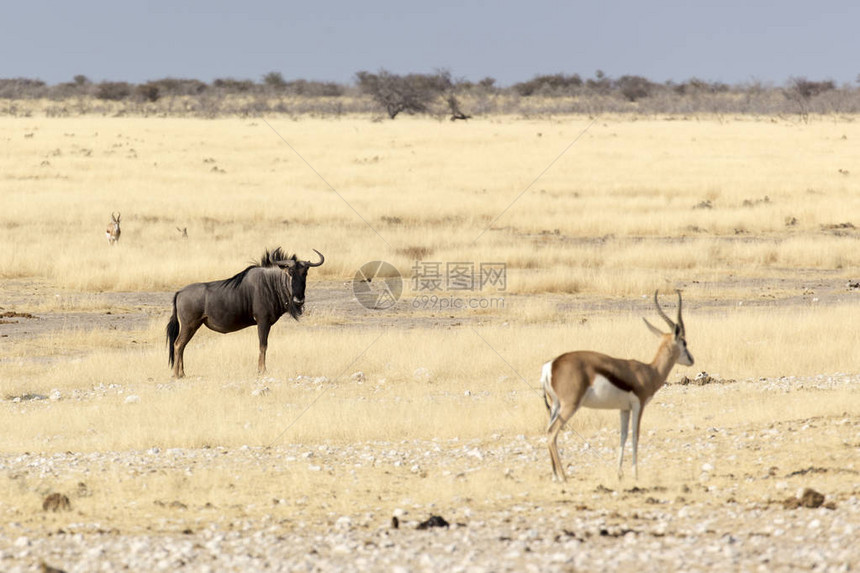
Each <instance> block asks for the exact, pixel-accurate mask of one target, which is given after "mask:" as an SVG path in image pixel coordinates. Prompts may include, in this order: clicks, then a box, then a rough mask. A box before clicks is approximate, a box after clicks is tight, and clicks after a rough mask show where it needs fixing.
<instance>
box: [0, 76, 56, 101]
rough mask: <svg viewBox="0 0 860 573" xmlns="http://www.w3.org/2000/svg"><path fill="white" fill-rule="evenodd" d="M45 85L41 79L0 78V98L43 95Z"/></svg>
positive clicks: (26, 97) (24, 97) (28, 97)
mask: <svg viewBox="0 0 860 573" xmlns="http://www.w3.org/2000/svg"><path fill="white" fill-rule="evenodd" d="M46 92H47V86H46V85H45V82H43V81H42V80H31V79H29V78H10V79H0V98H2V99H30V98H39V97H43V96H44V95H45V93H46Z"/></svg>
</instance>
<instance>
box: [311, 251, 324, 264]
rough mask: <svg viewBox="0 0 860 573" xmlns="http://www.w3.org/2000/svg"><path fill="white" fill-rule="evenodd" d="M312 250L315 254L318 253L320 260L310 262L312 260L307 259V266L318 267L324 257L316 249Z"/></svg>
mask: <svg viewBox="0 0 860 573" xmlns="http://www.w3.org/2000/svg"><path fill="white" fill-rule="evenodd" d="M313 251H314V252H315V253H316V254H318V255H319V256H320V262H318V263H312V262H310V261H308V262H307V265H308V266H309V267H318V266H320V265H321V264H323V263H324V262H325V257H324V256H323V254H322V253H321V252H319V251H318V250H316V249H314V250H313Z"/></svg>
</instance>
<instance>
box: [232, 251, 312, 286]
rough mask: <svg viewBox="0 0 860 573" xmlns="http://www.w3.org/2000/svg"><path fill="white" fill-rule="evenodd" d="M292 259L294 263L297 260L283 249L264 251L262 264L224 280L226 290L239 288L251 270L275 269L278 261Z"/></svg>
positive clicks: (256, 264)
mask: <svg viewBox="0 0 860 573" xmlns="http://www.w3.org/2000/svg"><path fill="white" fill-rule="evenodd" d="M288 259H291V260H293V261H295V260H297V258H296V255H289V256H288V255H287V253H286V252H284V250H283V249H281V247H276V248H275V249H273V250H271V251H270V250H268V249H266V250H265V251H263V256H262V257H260V262H258V263H254V264H253V265H249V266H248V267H245V269H244V270H241V271H239V272H238V273H236V274H235V275H233V276H232V277H230V278H229V279H225V280H223V281H222V282H223V285H222V286H224V288H238V287H239V285H241V284H242V281H244V280H245V277H246V276H247V275H248V271H250V270H251V269H255V268H258V267H274V266H277V261H285V260H288Z"/></svg>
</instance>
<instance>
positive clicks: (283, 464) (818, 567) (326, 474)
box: [0, 276, 860, 572]
mask: <svg viewBox="0 0 860 573" xmlns="http://www.w3.org/2000/svg"><path fill="white" fill-rule="evenodd" d="M748 292H750V293H752V294H750V295H749V296H748V298H747V299H746V300H742V301H740V300H732V299H724V300H719V301H718V300H713V301H708V300H700V301H693V302H691V303H690V305H691V306H698V307H699V308H709V309H714V311H719V309H720V308H722V307H725V306H727V305H737V304H739V303H742V304H752V305H765V306H766V305H773V306H783V307H784V306H789V307H790V306H797V307H801V306H803V305H811V304H818V305H827V304H836V303H841V302H845V301H846V300H849V299H851V298H852V297H853V298H856V297H857V296H858V294H857V290H856V289H855V288H854V287H851V286H850V285H848V284H846V283H845V281H844V280H843V279H831V278H828V277H826V276H809V277H798V278H797V279H795V280H793V281H791V282H780V283H778V284H773V283H764V282H759V283H757V284H755V285H752V288H751V289H750V290H749V291H748ZM772 293H776V294H772ZM58 294H60V293H56V292H54V291H51V290H50V289H49V288H47V287H45V286H44V285H39V284H37V283H32V282H27V281H17V282H16V281H9V282H6V283H5V284H3V285H2V287H0V300H2V301H3V304H2V306H3V308H2V309H0V312H7V313H12V314H11V315H10V316H8V317H7V318H5V319H4V320H3V323H0V336H2V337H3V338H0V356H2V355H3V354H4V350H5V348H6V346H4V345H8V344H11V342H10V340H12V339H15V338H17V337H36V336H41V335H44V334H46V333H49V332H51V331H55V330H62V329H64V328H68V327H69V325H70V324H74V325H75V327H76V328H81V327H82V328H105V329H128V330H136V329H142V328H145V327H146V326H147V325H148V324H149V323H150V322H151V321H152V320H153V319H161V318H166V316H167V314H168V309H169V304H170V298H171V296H172V293H167V292H164V293H103V294H100V295H98V297H97V298H99V297H103V302H104V306H105V307H107V308H111V309H112V310H110V311H105V310H94V311H79V310H75V311H70V312H62V311H49V312H32V313H31V314H32V315H33V317H32V318H31V317H28V316H26V315H25V314H26V313H25V312H20V314H22V315H25V316H15V315H14V314H15V313H17V312H19V310H16V309H23V308H25V306H26V305H27V304H34V303H33V301H34V300H36V301H38V299H39V297H52V296H56V295H58ZM62 296H73V295H66V294H63V295H62ZM88 296H89V295H88ZM308 296H309V306H310V307H313V306H316V305H320V303H321V302H325V305H324V306H325V307H326V308H327V309H329V310H328V311H327V312H330V313H331V314H332V315H333V316H343V317H345V318H344V323H345V324H343V325H341V326H342V327H348V328H360V327H361V326H360V324H359V323H361V324H364V325H366V324H368V321H369V322H370V323H373V324H374V325H376V326H387V327H392V328H433V327H439V326H453V325H458V324H463V323H464V322H468V321H476V322H479V321H482V320H491V319H490V318H487V317H486V316H481V315H474V314H472V315H468V314H463V315H460V314H457V313H450V312H438V313H429V314H426V315H424V316H415V315H413V314H408V313H403V314H399V313H398V312H397V311H390V312H377V313H373V312H371V311H366V310H364V309H362V308H361V307H360V306H358V305H357V304H355V301H354V300H353V295H352V285H351V284H350V283H348V282H344V283H341V282H337V283H334V282H330V283H318V284H315V285H313V288H312V289H311V290H310V291H309V295H308ZM511 296H512V298H515V297H513V295H511ZM549 298H550V299H551V300H552V301H553V302H555V303H556V304H557V305H558V306H559V307H560V308H563V309H564V310H565V311H566V312H571V313H580V314H582V315H583V316H586V317H587V316H588V315H589V314H590V313H595V312H605V311H607V310H616V311H618V310H633V309H635V308H638V307H636V305H640V304H641V305H642V307H643V308H645V306H647V305H648V304H649V302H648V301H633V302H627V301H617V300H600V299H594V298H588V297H576V296H568V295H552V296H551V297H549ZM813 299H814V300H813ZM88 300H89V302H88V304H92V305H94V306H96V307H98V306H100V304H101V299H100V300H99V301H97V302H95V303H93V302H92V299H91V298H90V299H88ZM108 312H109V314H108ZM858 382H860V378H858V375H856V374H826V375H825V374H822V375H821V376H812V377H804V378H780V379H765V380H741V381H736V382H734V381H732V382H730V381H724V380H714V381H712V383H710V384H706V385H701V386H698V385H696V384H695V383H693V384H690V385H681V384H672V385H670V386H667V387H666V388H664V389H663V390H661V393H660V395H659V404H658V405H657V406H656V407H658V408H661V409H662V410H663V412H664V413H668V414H670V415H672V414H673V413H676V412H679V411H680V410H681V409H682V408H683V407H684V404H686V403H689V401H691V400H695V401H704V402H706V403H712V404H714V408H715V410H714V415H713V416H707V417H706V419H703V420H701V421H699V422H697V423H695V424H692V425H691V424H689V423H679V425H678V427H677V428H676V429H670V430H661V431H660V432H650V433H647V435H645V436H643V441H642V446H641V452H640V453H641V455H642V459H641V460H640V471H641V472H642V473H644V474H645V476H644V478H643V479H641V480H640V482H634V481H632V479H630V478H629V477H628V478H625V479H624V480H623V481H620V482H619V481H618V480H617V478H615V477H614V456H615V448H616V446H617V445H616V440H617V428H616V427H614V426H610V427H606V428H602V429H600V430H598V431H597V432H595V433H594V434H590V435H588V436H587V437H582V436H578V435H576V434H575V433H572V432H567V433H565V434H564V436H563V438H562V440H561V442H562V456H563V459H564V460H565V462H566V463H568V464H570V467H569V472H570V474H571V476H570V480H569V481H568V483H566V484H564V485H557V484H553V483H551V482H550V480H549V461H548V455H547V453H546V443H545V438H543V436H541V435H532V436H524V435H518V436H509V435H499V434H494V435H489V436H486V437H485V438H481V439H476V440H465V441H460V440H438V439H436V440H434V439H430V438H428V439H427V440H411V441H400V440H392V441H387V442H362V443H355V444H349V445H339V446H335V445H330V444H291V443H276V444H274V445H272V446H271V447H242V448H234V449H226V448H222V447H218V446H215V447H207V448H182V449H170V450H166V451H161V450H158V449H157V448H154V449H151V450H146V451H117V452H64V453H56V454H43V453H39V452H38V451H36V448H34V451H32V452H13V453H9V452H7V453H4V454H2V455H0V470H2V472H3V475H4V479H5V482H6V484H7V486H6V490H4V491H7V492H13V491H16V489H15V488H21V489H22V490H25V489H27V488H30V489H32V490H34V491H38V492H39V495H38V496H37V495H36V494H35V493H34V494H33V495H31V496H30V497H31V498H32V499H30V501H29V502H28V504H27V505H25V506H22V505H21V504H20V503H18V502H15V501H10V500H9V499H7V500H3V499H0V516H2V519H0V521H2V523H0V570H3V571H10V572H15V571H36V570H39V567H42V566H43V564H44V567H48V566H50V567H56V568H59V569H61V570H64V571H70V572H71V571H95V570H110V571H113V570H136V571H160V570H170V571H173V570H183V571H255V570H272V571H332V570H345V571H371V570H373V571H378V570H382V571H431V570H432V571H440V570H442V571H573V570H580V571H581V570H587V571H592V570H629V569H635V570H637V571H670V570H683V571H714V570H717V571H727V570H731V571H794V570H799V569H803V570H815V571H851V570H856V569H857V568H858V567H860V549H858V544H857V543H856V538H857V535H858V532H860V466H858V460H860V457H858V454H860V414H858V412H857V411H854V410H851V409H846V410H845V411H844V412H839V413H837V414H835V415H831V416H814V417H803V416H801V417H797V416H795V417H792V416H791V415H789V416H787V417H785V416H779V415H774V416H773V418H772V420H771V421H768V422H762V421H755V422H745V421H744V420H737V419H732V420H729V421H726V420H723V419H721V417H720V415H719V404H720V403H721V401H722V400H723V398H724V397H725V396H729V395H731V396H736V395H737V393H744V394H743V395H744V396H747V395H748V396H749V397H750V400H753V401H760V402H762V403H765V402H766V401H767V400H768V399H769V397H771V396H774V395H780V396H798V395H799V396H801V397H804V399H808V400H827V399H830V398H831V397H832V396H834V395H836V396H838V395H842V396H844V395H846V394H845V393H854V392H856V391H857V388H858ZM283 383H289V382H286V381H285V382H283ZM100 391H103V392H110V391H116V389H113V390H111V389H103V390H100ZM164 392H169V389H165V390H164ZM308 392H309V396H310V395H312V392H313V388H311V387H309V388H308ZM87 399H89V398H87ZM474 399H480V397H475V398H474ZM25 406H27V404H26V402H22V403H21V407H25ZM679 465H680V466H682V467H683V468H685V469H684V470H683V471H672V472H668V471H667V470H666V468H669V467H676V466H679ZM201 468H205V469H206V471H208V472H215V473H223V474H225V475H227V474H229V475H241V474H242V473H252V472H259V471H261V469H260V468H265V471H266V472H268V473H267V475H268V476H269V478H270V479H269V480H268V481H267V483H269V484H272V483H274V484H277V483H278V481H279V479H280V480H283V481H284V482H287V481H289V479H291V478H293V477H294V476H295V475H308V476H310V477H309V478H308V480H309V483H312V484H314V485H313V486H312V487H310V493H311V495H293V494H292V493H290V492H288V491H286V490H280V489H279V488H278V487H277V486H271V485H267V486H266V487H265V488H264V489H263V490H262V492H259V495H258V496H257V497H256V498H254V499H253V501H249V500H248V493H247V492H248V491H251V492H253V491H254V490H253V487H250V486H247V485H246V486H244V487H245V488H246V490H247V491H246V492H245V495H244V496H241V495H238V494H237V497H236V499H230V498H223V497H221V496H219V495H216V494H215V493H213V494H212V496H211V497H209V496H208V495H207V494H206V493H205V492H204V493H197V494H195V495H194V496H192V497H187V496H185V495H183V494H181V493H180V494H177V495H175V496H171V495H164V496H163V497H159V498H157V499H155V500H152V499H147V498H144V499H142V500H136V499H125V500H120V501H116V500H114V501H113V502H112V504H113V506H112V507H100V506H99V505H98V503H101V502H99V501H98V500H100V499H102V498H101V497H100V494H99V492H98V490H97V489H95V490H94V488H96V487H97V486H95V485H93V484H98V483H100V480H103V479H104V477H103V476H104V475H107V474H110V475H116V476H119V477H121V478H123V479H138V480H142V481H144V482H145V481H146V480H147V479H154V478H151V477H147V476H158V475H162V476H173V475H177V476H179V475H183V474H185V473H188V472H192V473H193V472H194V471H199V470H200V469H201ZM189 475H190V474H189ZM52 480H54V481H61V482H63V483H74V482H76V483H78V485H77V487H75V488H72V489H69V488H66V490H64V491H63V492H61V493H62V495H65V496H67V498H68V506H67V507H66V506H65V505H64V502H59V505H57V507H56V509H57V511H53V510H52V509H53V508H52V507H49V508H48V509H43V507H42V503H43V500H44V499H45V497H46V496H47V495H48V494H49V493H52V490H51V488H50V487H48V486H47V485H46V484H50V483H51V482H52ZM431 482H432V483H433V484H434V485H433V487H434V488H436V489H438V491H439V499H440V500H444V501H440V502H428V501H426V497H427V496H426V494H424V495H421V496H418V495H417V494H416V490H422V491H425V490H426V489H427V488H428V486H427V484H429V483H431ZM500 483H501V484H504V485H503V487H502V486H499V485H498V484H500ZM34 484H39V485H38V486H34ZM238 487H239V488H240V489H241V488H242V487H243V486H241V485H240V486H238ZM249 488H250V489H249ZM360 488H366V489H367V490H368V491H367V492H365V494H363V496H362V497H361V499H363V500H365V501H363V502H362V503H361V504H358V505H356V506H350V505H349V504H344V503H341V502H338V501H337V498H338V496H339V495H341V494H342V492H344V491H347V490H351V489H360ZM371 490H372V491H371ZM806 490H813V491H814V492H817V493H819V494H820V496H818V495H815V494H814V493H811V492H810V491H806ZM179 491H181V490H179ZM450 491H468V492H471V493H469V494H468V495H460V496H453V497H452V496H451V495H450V494H449V493H448V492H450ZM347 497H348V496H347ZM419 498H420V499H419ZM28 499H29V498H28ZM367 500H371V501H367ZM126 513H127V514H128V515H129V516H133V519H132V518H128V519H126V518H124V517H123V515H124V514H126ZM433 515H438V516H441V517H442V518H444V519H445V520H446V521H447V522H448V524H449V525H448V526H447V527H429V528H424V529H419V525H420V524H421V523H422V522H423V521H425V520H427V519H428V518H430V517H431V516H433ZM395 518H396V519H395ZM141 524H144V525H141ZM395 525H396V527H395ZM44 567H43V569H42V570H50V569H46V568H44Z"/></svg>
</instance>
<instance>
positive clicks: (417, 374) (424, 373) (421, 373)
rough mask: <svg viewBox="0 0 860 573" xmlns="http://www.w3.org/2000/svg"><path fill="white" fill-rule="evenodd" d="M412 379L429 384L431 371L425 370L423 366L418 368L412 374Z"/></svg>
mask: <svg viewBox="0 0 860 573" xmlns="http://www.w3.org/2000/svg"><path fill="white" fill-rule="evenodd" d="M412 377H413V378H415V379H416V380H418V381H419V382H427V381H428V380H430V370H429V369H428V368H424V367H423V366H422V367H420V368H416V369H415V371H414V372H413V373H412Z"/></svg>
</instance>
